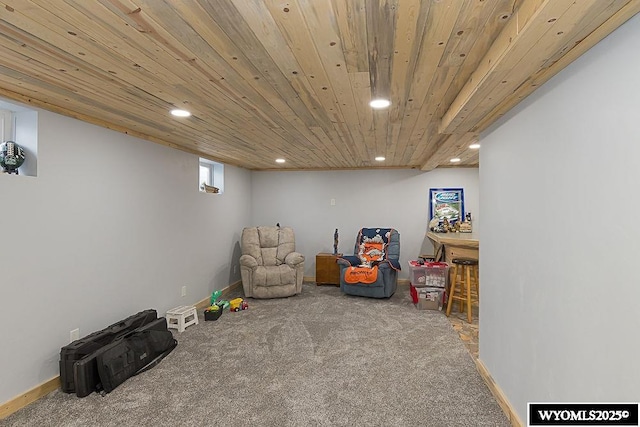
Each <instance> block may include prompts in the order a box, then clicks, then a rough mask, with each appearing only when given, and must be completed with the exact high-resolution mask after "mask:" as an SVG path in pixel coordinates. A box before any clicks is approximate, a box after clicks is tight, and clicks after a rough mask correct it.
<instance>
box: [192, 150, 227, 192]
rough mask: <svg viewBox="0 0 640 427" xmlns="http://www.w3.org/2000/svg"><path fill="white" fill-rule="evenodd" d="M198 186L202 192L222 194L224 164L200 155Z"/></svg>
mask: <svg viewBox="0 0 640 427" xmlns="http://www.w3.org/2000/svg"><path fill="white" fill-rule="evenodd" d="M198 186H199V188H200V191H202V192H203V193H215V194H222V192H224V165H223V164H222V163H218V162H214V161H212V160H208V159H203V158H202V157H201V158H200V173H199V181H198Z"/></svg>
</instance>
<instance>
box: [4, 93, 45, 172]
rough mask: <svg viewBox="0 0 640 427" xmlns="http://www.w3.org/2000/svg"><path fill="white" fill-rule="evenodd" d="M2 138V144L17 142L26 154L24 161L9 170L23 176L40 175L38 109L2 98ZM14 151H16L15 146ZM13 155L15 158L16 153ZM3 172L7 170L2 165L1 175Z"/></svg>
mask: <svg viewBox="0 0 640 427" xmlns="http://www.w3.org/2000/svg"><path fill="white" fill-rule="evenodd" d="M0 139H1V140H0V144H3V143H5V142H13V143H14V144H17V145H18V147H19V148H21V149H22V153H23V155H24V161H23V163H22V164H21V165H19V167H18V168H17V169H15V168H13V169H11V170H8V171H9V172H11V173H16V174H17V175H22V176H37V175H38V112H37V111H35V110H32V109H30V108H27V107H24V106H22V105H18V104H13V103H11V102H8V101H5V100H3V99H0ZM13 152H16V150H15V146H14V150H13ZM11 157H12V158H15V156H14V155H11ZM14 164H15V163H14ZM2 172H7V171H6V170H5V169H4V168H3V167H0V175H4V174H3V173H2ZM9 174H10V173H9Z"/></svg>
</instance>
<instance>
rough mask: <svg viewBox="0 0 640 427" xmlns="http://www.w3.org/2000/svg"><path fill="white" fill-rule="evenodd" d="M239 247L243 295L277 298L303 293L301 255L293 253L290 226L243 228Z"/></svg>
mask: <svg viewBox="0 0 640 427" xmlns="http://www.w3.org/2000/svg"><path fill="white" fill-rule="evenodd" d="M240 246H241V248H242V256H241V257H240V274H241V275H242V287H243V288H244V295H245V296H247V297H253V298H279V297H288V296H291V295H295V294H299V293H300V292H302V277H303V275H304V255H302V254H301V253H298V252H295V249H296V247H295V238H294V234H293V229H291V227H246V228H244V229H243V230H242V240H241V243H240Z"/></svg>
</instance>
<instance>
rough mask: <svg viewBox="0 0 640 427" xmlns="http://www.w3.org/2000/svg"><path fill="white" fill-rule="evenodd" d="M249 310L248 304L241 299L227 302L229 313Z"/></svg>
mask: <svg viewBox="0 0 640 427" xmlns="http://www.w3.org/2000/svg"><path fill="white" fill-rule="evenodd" d="M247 308H249V304H247V302H246V301H245V300H243V299H242V298H235V299H232V300H231V301H229V311H241V310H246V309H247Z"/></svg>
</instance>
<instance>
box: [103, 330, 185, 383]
mask: <svg viewBox="0 0 640 427" xmlns="http://www.w3.org/2000/svg"><path fill="white" fill-rule="evenodd" d="M176 345H178V341H176V340H175V339H174V338H173V335H172V334H171V332H170V331H169V330H167V329H166V322H165V330H164V331H158V330H153V329H147V330H136V331H133V332H130V333H128V334H127V335H125V336H124V337H122V338H121V339H119V340H117V341H115V342H113V343H111V344H109V345H108V346H106V347H105V348H104V349H103V350H102V351H100V353H99V354H98V356H97V357H96V361H97V364H98V373H99V374H100V381H101V385H102V389H103V390H104V391H105V392H106V393H110V392H111V391H112V390H113V389H115V388H116V387H118V386H119V385H120V384H122V383H123V382H125V380H127V379H128V378H130V377H132V376H134V375H138V374H139V373H141V372H144V371H146V370H148V369H151V368H153V367H154V366H156V365H157V364H158V363H159V362H160V361H161V360H162V359H163V358H164V357H165V356H166V355H168V354H169V353H171V351H173V349H174V348H175V347H176Z"/></svg>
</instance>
